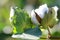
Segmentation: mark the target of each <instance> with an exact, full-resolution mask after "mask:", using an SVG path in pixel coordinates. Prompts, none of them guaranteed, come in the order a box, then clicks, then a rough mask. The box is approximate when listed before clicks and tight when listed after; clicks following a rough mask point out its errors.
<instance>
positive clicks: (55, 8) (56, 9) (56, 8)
mask: <svg viewBox="0 0 60 40" xmlns="http://www.w3.org/2000/svg"><path fill="white" fill-rule="evenodd" d="M52 8H53V9H54V10H55V18H56V21H58V19H57V11H58V9H59V8H58V7H57V6H54V7H52Z"/></svg>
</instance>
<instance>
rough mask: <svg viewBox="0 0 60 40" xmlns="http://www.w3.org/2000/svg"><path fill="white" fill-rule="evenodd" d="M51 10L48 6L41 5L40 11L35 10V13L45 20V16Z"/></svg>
mask: <svg viewBox="0 0 60 40" xmlns="http://www.w3.org/2000/svg"><path fill="white" fill-rule="evenodd" d="M48 10H49V8H48V7H47V4H44V5H41V6H40V7H39V8H38V9H36V10H35V12H36V13H37V14H38V15H39V16H40V17H41V18H43V17H44V15H45V12H46V13H47V12H48Z"/></svg>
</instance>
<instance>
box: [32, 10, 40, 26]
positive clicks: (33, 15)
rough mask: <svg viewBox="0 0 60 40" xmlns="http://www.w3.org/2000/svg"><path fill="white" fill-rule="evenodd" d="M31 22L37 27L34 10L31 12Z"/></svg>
mask: <svg viewBox="0 0 60 40" xmlns="http://www.w3.org/2000/svg"><path fill="white" fill-rule="evenodd" d="M31 20H32V22H33V23H34V24H36V25H39V22H38V21H37V19H36V15H35V13H34V10H32V12H31Z"/></svg>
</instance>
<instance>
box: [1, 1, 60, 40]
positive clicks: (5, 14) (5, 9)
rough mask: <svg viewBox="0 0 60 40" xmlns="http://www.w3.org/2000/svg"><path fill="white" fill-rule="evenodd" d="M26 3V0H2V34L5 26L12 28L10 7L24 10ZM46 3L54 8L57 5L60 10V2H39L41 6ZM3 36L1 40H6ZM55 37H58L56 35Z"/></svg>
mask: <svg viewBox="0 0 60 40" xmlns="http://www.w3.org/2000/svg"><path fill="white" fill-rule="evenodd" d="M25 1H26V0H0V33H2V30H3V28H4V27H5V26H7V25H9V26H10V22H9V15H10V7H11V6H18V7H21V8H23V7H24V5H25ZM31 1H32V0H31ZM45 3H47V4H48V6H49V7H53V6H56V5H57V6H58V7H59V8H60V0H39V4H40V5H42V4H45ZM58 18H59V19H60V9H59V11H58ZM3 35H4V34H2V35H0V39H1V40H5V39H3V37H4V36H3ZM54 35H56V33H55V34H54ZM59 35H60V34H59ZM5 36H7V35H5ZM8 38H9V37H8ZM8 38H7V39H8ZM12 40H15V39H12ZM19 40H20V39H19Z"/></svg>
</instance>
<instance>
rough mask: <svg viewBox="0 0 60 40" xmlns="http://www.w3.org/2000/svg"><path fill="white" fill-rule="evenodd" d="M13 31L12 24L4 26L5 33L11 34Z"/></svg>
mask: <svg viewBox="0 0 60 40" xmlns="http://www.w3.org/2000/svg"><path fill="white" fill-rule="evenodd" d="M12 31H13V28H12V27H10V26H6V27H4V28H3V33H5V34H11V33H12Z"/></svg>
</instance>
